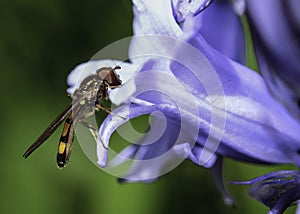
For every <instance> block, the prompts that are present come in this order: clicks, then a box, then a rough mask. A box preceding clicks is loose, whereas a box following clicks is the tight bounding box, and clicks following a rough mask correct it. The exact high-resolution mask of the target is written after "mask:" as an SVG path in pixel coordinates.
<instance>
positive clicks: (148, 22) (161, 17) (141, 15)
mask: <svg viewBox="0 0 300 214" xmlns="http://www.w3.org/2000/svg"><path fill="white" fill-rule="evenodd" d="M133 4H134V7H133V11H134V20H133V31H134V35H141V34H160V35H170V36H179V35H180V34H181V29H180V27H179V26H178V24H177V23H176V21H175V19H174V17H173V13H172V7H171V1H161V0H152V1H147V0H133Z"/></svg>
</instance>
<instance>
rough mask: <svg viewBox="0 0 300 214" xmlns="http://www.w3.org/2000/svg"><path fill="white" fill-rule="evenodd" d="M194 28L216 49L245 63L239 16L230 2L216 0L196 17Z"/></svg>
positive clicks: (243, 40)
mask: <svg viewBox="0 0 300 214" xmlns="http://www.w3.org/2000/svg"><path fill="white" fill-rule="evenodd" d="M194 23H195V24H194V26H193V27H194V28H195V29H197V28H198V29H197V31H199V33H200V34H201V35H202V36H203V37H204V38H205V39H206V41H207V42H208V43H209V44H210V45H211V46H212V47H213V48H215V49H216V50H218V51H220V52H221V53H223V54H225V55H226V56H228V57H229V58H231V59H233V60H235V61H238V62H240V63H242V64H244V63H245V39H244V33H243V27H242V24H241V21H240V17H239V16H238V15H237V14H236V13H235V12H234V10H233V8H232V4H231V3H229V2H226V1H219V2H218V1H217V2H215V3H213V4H212V5H211V6H210V7H209V8H207V9H206V10H205V11H203V13H201V14H199V15H198V16H197V17H196V21H195V22H194Z"/></svg>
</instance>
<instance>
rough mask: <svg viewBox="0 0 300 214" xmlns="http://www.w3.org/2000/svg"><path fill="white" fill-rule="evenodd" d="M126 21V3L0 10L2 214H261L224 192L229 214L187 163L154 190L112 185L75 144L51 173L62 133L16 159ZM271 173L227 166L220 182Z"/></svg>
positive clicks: (57, 3)
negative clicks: (76, 74) (78, 71)
mask: <svg viewBox="0 0 300 214" xmlns="http://www.w3.org/2000/svg"><path fill="white" fill-rule="evenodd" d="M132 19H133V14H132V5H131V2H130V1H125V0H118V1H117V0H113V1H103V0H102V1H101V0H98V1H96V0H85V1H78V0H75V1H74V0H73V1H71V0H44V1H37V0H27V1H23V0H10V1H5V0H1V1H0V23H1V25H0V26H1V29H0V66H1V67H0V68H1V78H0V80H1V84H0V87H1V90H0V91H1V105H0V108H1V109H0V110H1V111H0V114H1V129H0V139H1V144H0V145H1V150H0V151H1V155H0V161H1V162H0V163H1V165H2V171H1V176H0V193H1V195H0V213H25V214H26V213H31V214H35V213H44V214H47V213H56V214H60V213H64V214H67V213H87V214H89V213H105V214H114V213H123V214H127V213H128V214H138V213H142V214H147V213H149V214H150V213H157V214H160V213H174V214H175V213H244V214H246V213H266V212H267V208H266V207H264V206H263V205H261V204H260V203H258V202H256V201H255V200H253V199H252V198H250V196H248V194H247V187H242V186H228V188H229V189H230V191H231V193H232V195H233V196H234V198H235V199H236V201H237V207H236V208H230V207H227V206H226V205H224V203H223V201H222V198H221V196H220V194H219V193H218V191H217V189H216V187H215V185H214V183H213V180H212V177H211V174H210V171H209V170H207V169H203V168H201V167H198V166H195V165H193V164H192V163H190V162H188V161H186V162H184V163H183V164H181V165H180V166H179V167H177V168H176V169H175V170H174V171H172V172H171V173H169V174H167V175H165V176H163V177H162V178H160V179H159V180H158V181H157V182H155V183H153V184H141V183H138V184H119V183H118V182H117V180H116V178H115V177H113V176H111V175H108V174H106V173H105V172H103V171H101V170H99V169H98V168H97V167H96V166H95V165H93V164H92V163H91V162H90V161H89V160H88V159H87V157H86V156H85V155H84V154H83V152H82V150H81V148H80V146H79V145H78V144H77V143H76V140H75V145H74V149H73V154H72V157H71V161H70V163H69V164H68V167H66V168H65V169H63V170H58V169H57V167H56V164H55V156H56V149H57V142H58V139H59V136H60V133H61V131H60V130H59V131H58V132H57V133H55V134H54V135H53V136H52V137H51V138H50V139H49V140H48V141H47V143H45V145H43V146H42V147H41V148H39V149H38V151H36V152H35V153H34V154H33V155H32V156H30V158H28V159H27V160H24V159H23V158H22V154H23V153H24V151H25V150H26V149H27V147H28V146H29V145H31V143H33V141H34V140H35V139H36V138H37V137H38V135H39V134H40V133H41V132H42V131H43V129H44V128H45V127H46V126H47V125H48V124H49V122H50V121H51V120H52V119H54V117H55V116H56V115H57V114H58V113H59V112H60V111H61V110H62V109H63V108H64V107H65V105H66V104H67V103H68V102H70V98H69V97H68V96H67V94H66V89H67V85H66V77H67V75H68V73H69V72H70V71H71V70H72V69H73V68H74V66H76V65H77V64H79V63H81V62H85V61H87V60H89V59H90V57H92V56H93V55H94V54H95V53H96V52H97V51H98V50H100V49H101V48H103V47H105V46H106V45H108V44H110V43H112V42H114V41H117V40H119V39H122V38H125V37H127V36H131V35H132V27H131V26H132ZM116 51H117V50H116ZM275 169H278V167H277V168H275V167H263V166H254V165H248V164H245V163H239V162H236V161H232V160H228V159H227V160H225V169H224V170H225V180H226V181H229V180H244V179H249V178H253V177H255V176H258V175H261V174H263V173H266V172H269V171H272V170H275ZM294 211H295V207H293V208H290V209H289V210H288V212H286V213H293V212H294Z"/></svg>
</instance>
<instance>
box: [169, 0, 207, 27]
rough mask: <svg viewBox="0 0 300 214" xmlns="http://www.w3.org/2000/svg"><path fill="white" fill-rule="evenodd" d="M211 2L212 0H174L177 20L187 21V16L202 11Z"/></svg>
mask: <svg viewBox="0 0 300 214" xmlns="http://www.w3.org/2000/svg"><path fill="white" fill-rule="evenodd" d="M211 2H212V1H211V0H173V5H174V10H175V13H176V15H177V20H178V21H179V22H183V21H185V20H186V17H187V16H189V15H195V14H196V13H199V12H201V11H202V10H204V9H205V8H206V7H208V5H209V4H210V3H211Z"/></svg>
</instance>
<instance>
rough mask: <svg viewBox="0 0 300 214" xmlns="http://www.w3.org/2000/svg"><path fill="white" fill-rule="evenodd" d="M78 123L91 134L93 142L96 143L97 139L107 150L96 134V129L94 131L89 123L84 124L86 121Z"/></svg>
mask: <svg viewBox="0 0 300 214" xmlns="http://www.w3.org/2000/svg"><path fill="white" fill-rule="evenodd" d="M80 123H81V124H82V125H83V126H85V127H86V128H88V129H89V131H90V132H91V134H92V136H93V137H94V139H95V141H96V142H97V139H99V140H100V142H101V144H102V146H103V147H104V148H105V149H108V148H107V146H105V145H104V143H103V141H102V139H101V138H100V137H99V135H98V132H97V129H95V128H94V127H93V126H92V125H91V124H90V123H88V122H86V121H80Z"/></svg>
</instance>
